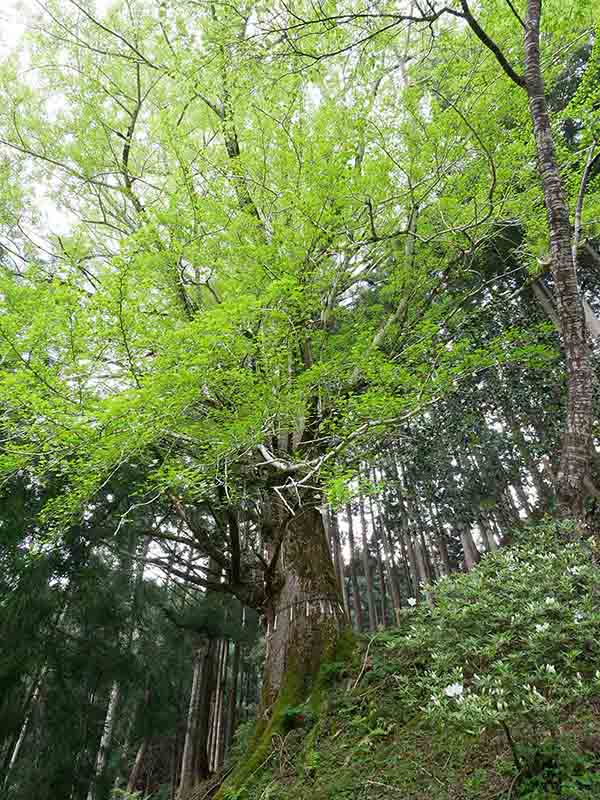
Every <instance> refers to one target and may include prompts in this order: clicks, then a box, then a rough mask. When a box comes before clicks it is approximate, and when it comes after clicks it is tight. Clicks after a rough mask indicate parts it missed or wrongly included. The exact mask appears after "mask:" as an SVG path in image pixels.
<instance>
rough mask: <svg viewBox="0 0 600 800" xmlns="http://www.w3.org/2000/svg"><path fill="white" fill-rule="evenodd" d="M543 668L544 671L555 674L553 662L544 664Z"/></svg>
mask: <svg viewBox="0 0 600 800" xmlns="http://www.w3.org/2000/svg"><path fill="white" fill-rule="evenodd" d="M544 669H545V670H546V672H551V673H552V674H553V675H556V667H555V666H554V664H546V665H545V667H544Z"/></svg>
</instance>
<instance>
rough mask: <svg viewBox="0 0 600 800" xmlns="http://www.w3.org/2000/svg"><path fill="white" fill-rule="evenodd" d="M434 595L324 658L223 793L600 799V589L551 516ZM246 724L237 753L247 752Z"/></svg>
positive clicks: (313, 799)
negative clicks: (310, 687)
mask: <svg viewBox="0 0 600 800" xmlns="http://www.w3.org/2000/svg"><path fill="white" fill-rule="evenodd" d="M434 598H435V600H434V606H433V608H429V607H427V605H426V604H421V605H419V606H418V607H417V608H416V609H410V608H409V609H406V610H405V611H404V612H403V618H402V622H401V625H400V626H399V628H397V629H394V630H385V631H381V632H378V633H377V634H375V635H371V636H363V637H359V638H358V640H357V646H356V648H355V652H354V654H353V656H352V657H351V658H350V659H349V660H344V661H340V662H335V663H332V664H326V665H324V667H323V670H322V675H321V682H322V683H323V682H325V683H326V684H327V685H328V692H327V693H326V699H325V700H324V702H323V704H322V707H321V709H320V711H319V712H318V713H316V714H315V712H314V710H312V709H314V703H312V704H311V702H310V700H309V701H308V702H307V704H306V706H302V707H295V708H289V709H286V711H285V716H284V719H283V720H282V725H281V732H280V734H278V735H276V736H274V738H273V742H272V748H271V750H270V751H269V752H268V753H267V754H266V756H265V759H264V760H263V761H262V763H260V764H259V766H258V768H257V769H256V770H255V771H254V773H253V774H252V775H251V776H250V777H247V778H245V780H244V783H243V785H241V786H236V787H235V788H229V789H225V792H224V796H225V797H226V798H228V800H367V799H368V800H375V799H377V800H387V798H390V800H391V799H392V798H394V800H442V799H444V800H475V799H476V798H477V800H501V799H502V798H504V799H505V800H509V799H511V798H512V799H513V800H514V798H527V799H528V800H541V799H542V798H544V799H545V800H549V799H551V798H571V800H586V799H587V798H590V800H591V798H598V797H600V672H599V671H598V668H599V667H600V600H599V598H598V592H597V569H596V567H595V566H594V564H593V562H592V560H591V559H590V551H589V547H588V546H586V545H584V546H583V547H581V546H579V545H574V544H568V545H565V544H564V540H563V539H562V538H561V537H560V536H557V534H556V529H555V528H554V527H553V526H552V525H551V524H550V523H548V524H546V525H541V526H537V527H536V528H529V529H527V530H526V531H525V532H524V533H523V534H522V535H521V537H520V539H518V540H517V543H516V544H515V545H514V546H513V547H511V548H506V549H505V550H502V551H499V552H498V553H497V554H493V555H489V556H487V557H485V558H484V559H483V561H482V563H481V565H479V567H477V568H476V569H475V570H473V572H471V573H469V574H468V575H462V574H461V575H458V576H453V577H451V578H447V579H444V580H443V581H442V582H441V583H439V584H436V587H435V589H434ZM249 733H250V731H249V729H246V730H245V731H244V730H242V731H241V733H240V735H239V737H238V742H237V747H236V748H235V749H234V758H235V750H237V752H238V754H241V753H242V752H243V750H244V747H245V746H246V742H245V741H244V739H245V738H247V737H248V736H249Z"/></svg>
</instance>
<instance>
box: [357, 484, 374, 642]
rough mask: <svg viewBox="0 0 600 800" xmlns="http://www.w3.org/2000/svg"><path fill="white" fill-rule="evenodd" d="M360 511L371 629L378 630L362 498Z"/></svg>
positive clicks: (361, 498)
mask: <svg viewBox="0 0 600 800" xmlns="http://www.w3.org/2000/svg"><path fill="white" fill-rule="evenodd" d="M358 507H359V511H360V527H361V535H362V562H363V572H364V576H365V581H366V585H367V607H368V609H369V629H370V630H372V631H374V630H376V629H377V613H376V611H375V596H374V592H373V571H372V570H371V559H370V555H369V544H368V539H367V519H366V516H365V501H364V498H363V497H362V496H361V497H360V499H359V503H358Z"/></svg>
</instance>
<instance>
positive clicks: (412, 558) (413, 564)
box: [406, 531, 421, 603]
mask: <svg viewBox="0 0 600 800" xmlns="http://www.w3.org/2000/svg"><path fill="white" fill-rule="evenodd" d="M406 550H407V552H408V563H409V564H410V573H411V576H412V583H413V586H414V589H415V600H416V601H417V603H418V602H420V600H421V585H420V576H419V566H418V563H417V556H416V552H415V550H416V547H415V542H413V538H412V536H411V535H410V532H409V531H407V533H406Z"/></svg>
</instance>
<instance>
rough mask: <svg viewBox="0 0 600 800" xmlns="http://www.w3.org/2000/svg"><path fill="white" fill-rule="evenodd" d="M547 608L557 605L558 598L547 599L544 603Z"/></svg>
mask: <svg viewBox="0 0 600 800" xmlns="http://www.w3.org/2000/svg"><path fill="white" fill-rule="evenodd" d="M544 602H545V603H546V605H547V606H555V605H556V603H557V600H556V597H547V598H546V599H545V601H544Z"/></svg>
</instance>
